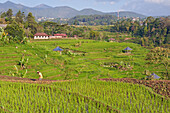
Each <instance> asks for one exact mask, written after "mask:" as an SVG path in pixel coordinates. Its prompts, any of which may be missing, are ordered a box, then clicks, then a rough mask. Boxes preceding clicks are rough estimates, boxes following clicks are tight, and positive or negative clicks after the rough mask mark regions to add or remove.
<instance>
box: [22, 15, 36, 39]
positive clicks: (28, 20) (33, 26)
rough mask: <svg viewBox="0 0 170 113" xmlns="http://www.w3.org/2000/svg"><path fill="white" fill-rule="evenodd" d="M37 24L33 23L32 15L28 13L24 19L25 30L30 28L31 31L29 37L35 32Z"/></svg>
mask: <svg viewBox="0 0 170 113" xmlns="http://www.w3.org/2000/svg"><path fill="white" fill-rule="evenodd" d="M37 26H38V24H37V22H36V21H35V18H34V16H33V15H32V13H29V14H28V16H27V17H26V22H25V28H26V29H27V28H30V30H31V37H32V36H33V35H34V34H35V33H36V32H37Z"/></svg>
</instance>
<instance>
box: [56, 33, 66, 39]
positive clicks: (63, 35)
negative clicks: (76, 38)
mask: <svg viewBox="0 0 170 113" xmlns="http://www.w3.org/2000/svg"><path fill="white" fill-rule="evenodd" d="M54 37H55V38H67V35H66V34H54Z"/></svg>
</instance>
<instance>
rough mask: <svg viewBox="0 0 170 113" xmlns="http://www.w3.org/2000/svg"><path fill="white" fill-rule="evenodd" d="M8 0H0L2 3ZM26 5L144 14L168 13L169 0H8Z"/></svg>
mask: <svg viewBox="0 0 170 113" xmlns="http://www.w3.org/2000/svg"><path fill="white" fill-rule="evenodd" d="M6 1H8V0H0V3H4V2H6ZM10 1H11V2H14V3H20V4H23V5H26V6H30V7H34V6H36V5H39V4H46V5H49V6H53V7H56V6H70V7H72V8H75V9H77V10H81V9H84V8H92V9H95V10H99V11H102V12H115V11H118V10H120V11H134V12H137V13H141V14H145V15H148V16H149V15H152V16H156V15H170V0H10Z"/></svg>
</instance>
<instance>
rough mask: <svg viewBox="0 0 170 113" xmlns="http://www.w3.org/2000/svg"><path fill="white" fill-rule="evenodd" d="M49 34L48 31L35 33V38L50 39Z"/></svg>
mask: <svg viewBox="0 0 170 113" xmlns="http://www.w3.org/2000/svg"><path fill="white" fill-rule="evenodd" d="M48 38H49V35H47V34H46V33H36V34H35V35H34V39H48Z"/></svg>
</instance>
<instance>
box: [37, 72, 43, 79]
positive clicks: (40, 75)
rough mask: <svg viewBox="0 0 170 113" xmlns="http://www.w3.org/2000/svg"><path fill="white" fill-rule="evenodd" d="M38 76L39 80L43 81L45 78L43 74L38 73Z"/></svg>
mask: <svg viewBox="0 0 170 113" xmlns="http://www.w3.org/2000/svg"><path fill="white" fill-rule="evenodd" d="M37 73H38V75H39V79H38V80H42V79H43V76H42V73H41V72H39V71H37Z"/></svg>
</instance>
